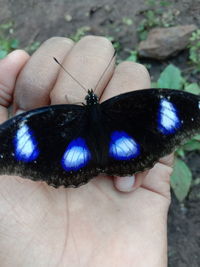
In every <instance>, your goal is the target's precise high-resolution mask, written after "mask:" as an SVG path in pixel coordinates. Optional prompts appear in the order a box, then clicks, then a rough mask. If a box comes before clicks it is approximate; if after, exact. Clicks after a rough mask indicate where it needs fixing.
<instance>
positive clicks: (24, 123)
mask: <svg viewBox="0 0 200 267" xmlns="http://www.w3.org/2000/svg"><path fill="white" fill-rule="evenodd" d="M87 117H88V114H87V110H86V109H85V107H84V106H78V105H55V106H48V107H44V108H39V109H35V110H32V111H28V112H26V113H23V114H20V115H18V116H16V117H13V118H11V119H10V120H8V121H6V122H5V123H3V124H2V125H1V126H0V144H1V145H0V174H14V175H20V176H21V177H25V178H30V179H32V180H41V181H46V182H47V183H48V184H51V185H53V186H55V187H57V186H60V185H64V186H78V185H80V184H84V183H86V182H87V181H88V179H89V178H92V177H93V176H96V175H97V172H96V168H94V166H95V163H94V162H93V156H92V151H91V149H90V148H89V146H88V144H87V141H86V137H85V135H86V134H87V127H88V125H87V124H88V119H87Z"/></svg>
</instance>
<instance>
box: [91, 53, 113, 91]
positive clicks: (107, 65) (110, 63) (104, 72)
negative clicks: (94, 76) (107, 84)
mask: <svg viewBox="0 0 200 267" xmlns="http://www.w3.org/2000/svg"><path fill="white" fill-rule="evenodd" d="M116 53H117V51H115V52H114V54H113V56H112V57H111V59H110V61H109V62H108V65H107V67H106V68H105V70H104V71H103V73H102V74H101V76H100V78H99V80H98V82H97V84H96V86H95V88H94V92H95V90H96V89H97V87H98V85H99V83H100V81H101V80H102V78H103V76H104V74H105V73H106V71H107V70H108V68H109V67H110V64H111V63H112V61H113V59H114V58H115V56H116Z"/></svg>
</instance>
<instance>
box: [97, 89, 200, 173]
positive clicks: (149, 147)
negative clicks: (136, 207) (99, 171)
mask: <svg viewBox="0 0 200 267" xmlns="http://www.w3.org/2000/svg"><path fill="white" fill-rule="evenodd" d="M101 108H102V112H103V114H104V116H103V120H104V125H105V126H104V127H105V132H106V134H107V135H109V136H110V143H109V147H108V155H109V157H108V163H107V166H105V172H106V173H108V174H111V175H113V174H116V175H121V176H124V175H127V174H132V173H135V172H138V171H143V170H145V169H148V168H150V167H152V166H153V164H154V163H155V162H156V161H158V159H159V158H160V157H162V156H164V155H167V154H169V153H170V152H172V151H173V150H174V149H175V148H176V147H177V146H178V145H180V144H181V143H182V142H183V141H184V140H185V139H186V138H188V137H191V136H192V135H193V134H195V133H197V132H198V131H200V97H199V96H196V95H193V94H190V93H186V92H184V91H179V90H170V89H147V90H138V91H134V92H130V93H126V94H122V95H119V96H116V97H113V98H112V99H109V100H107V101H105V102H103V103H102V104H101Z"/></svg>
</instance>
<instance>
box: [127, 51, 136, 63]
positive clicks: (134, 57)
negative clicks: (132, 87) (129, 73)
mask: <svg viewBox="0 0 200 267" xmlns="http://www.w3.org/2000/svg"><path fill="white" fill-rule="evenodd" d="M126 61H133V62H136V61H137V51H135V50H133V51H131V52H130V56H129V57H127V59H126Z"/></svg>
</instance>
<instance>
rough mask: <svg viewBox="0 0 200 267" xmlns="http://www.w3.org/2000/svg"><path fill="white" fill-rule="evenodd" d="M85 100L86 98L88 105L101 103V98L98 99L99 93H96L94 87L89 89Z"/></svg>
mask: <svg viewBox="0 0 200 267" xmlns="http://www.w3.org/2000/svg"><path fill="white" fill-rule="evenodd" d="M85 100H86V104H87V106H93V105H96V104H98V103H99V99H98V97H97V95H95V93H94V91H93V90H92V89H91V90H88V93H87V95H86V97H85Z"/></svg>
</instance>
